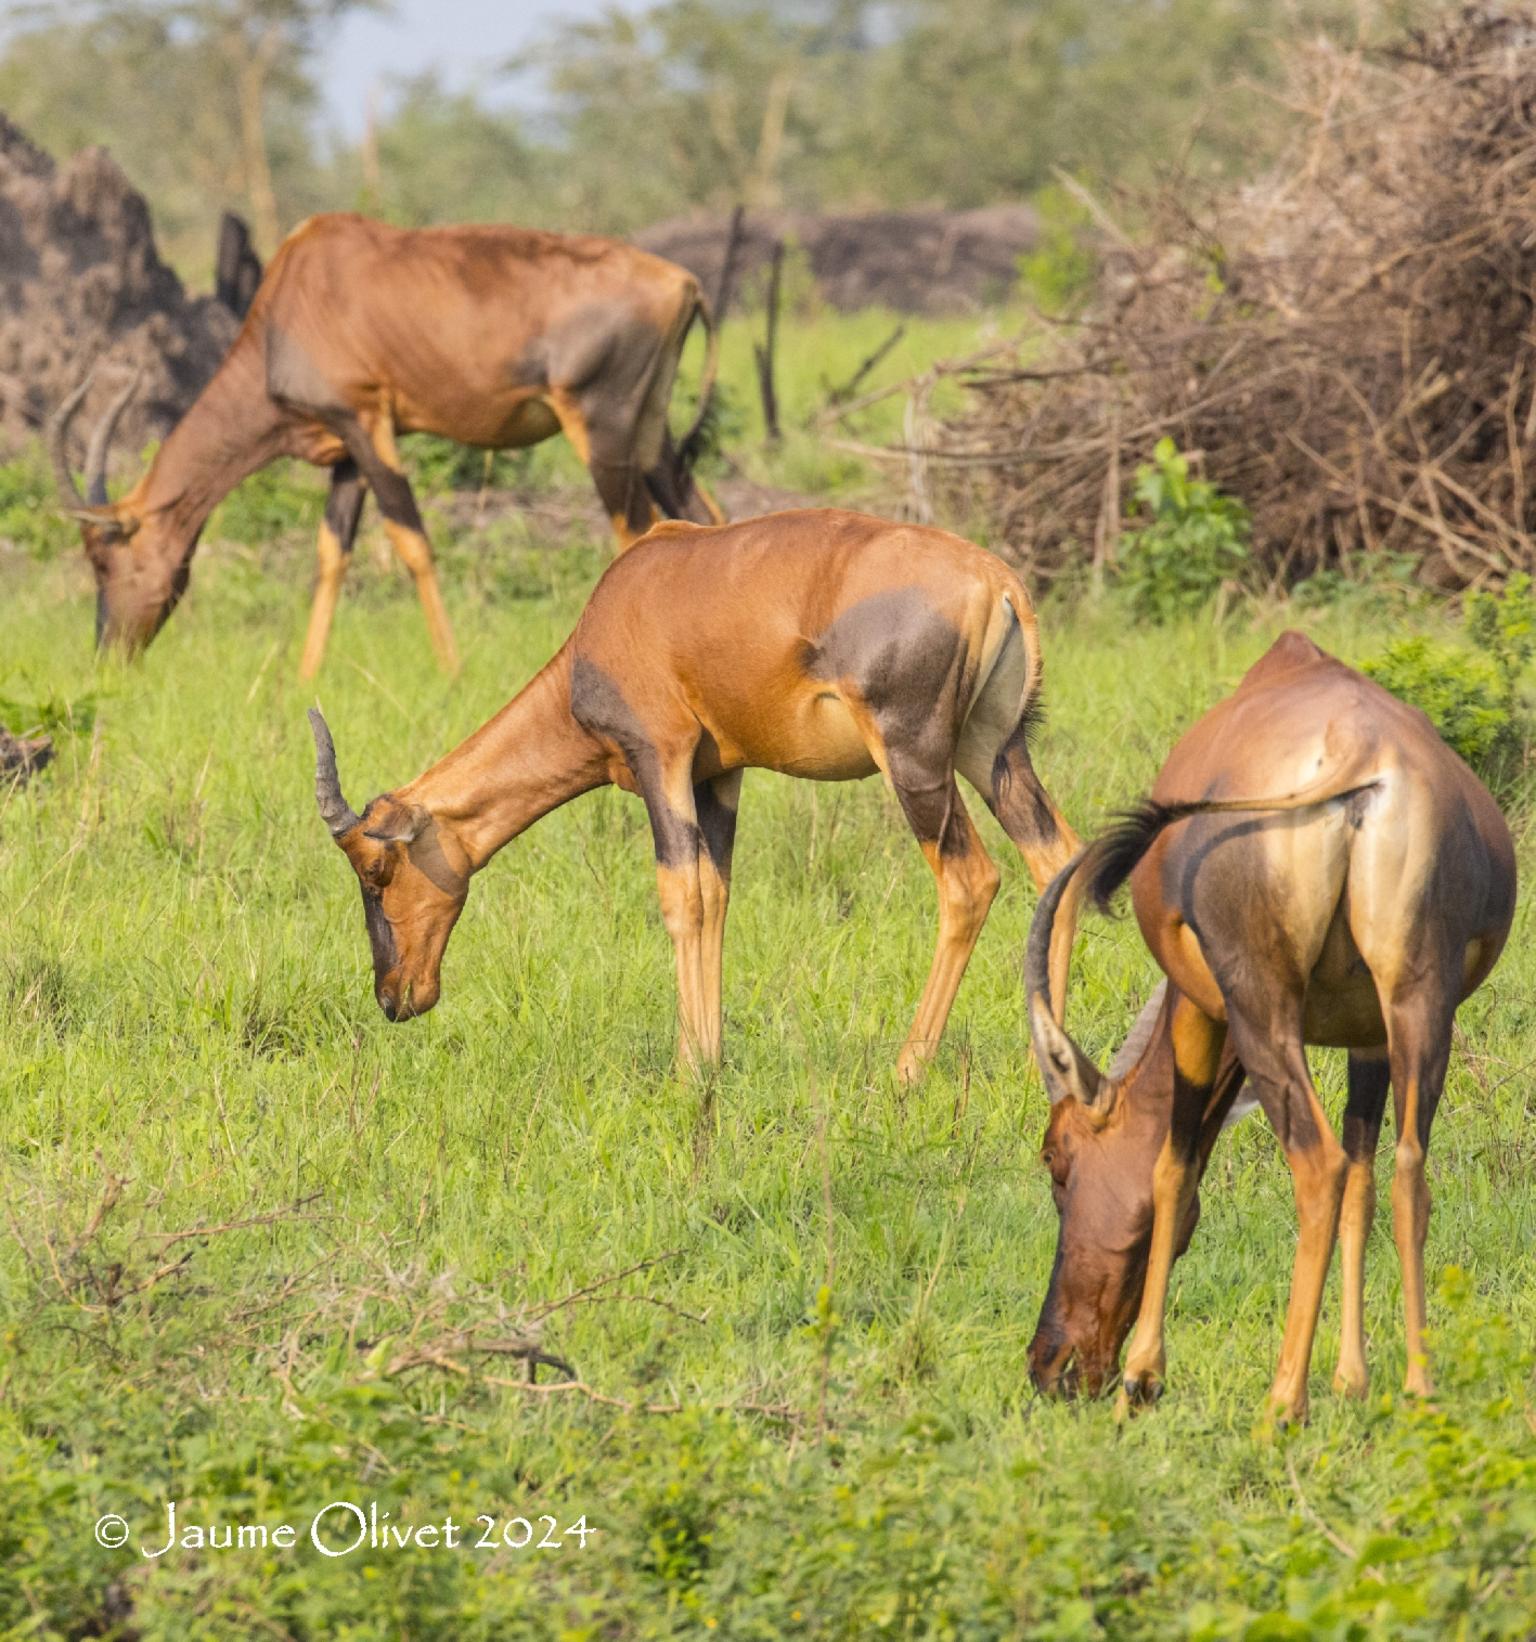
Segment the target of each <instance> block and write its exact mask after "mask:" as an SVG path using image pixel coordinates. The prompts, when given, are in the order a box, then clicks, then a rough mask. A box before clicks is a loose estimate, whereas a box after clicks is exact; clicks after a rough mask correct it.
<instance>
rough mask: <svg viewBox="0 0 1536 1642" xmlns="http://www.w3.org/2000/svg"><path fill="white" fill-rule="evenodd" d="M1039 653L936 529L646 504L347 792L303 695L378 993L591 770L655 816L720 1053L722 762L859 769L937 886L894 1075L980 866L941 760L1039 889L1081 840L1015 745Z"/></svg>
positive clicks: (934, 1015)
mask: <svg viewBox="0 0 1536 1642" xmlns="http://www.w3.org/2000/svg"><path fill="white" fill-rule="evenodd" d="M1040 671H1041V668H1040V649H1039V643H1038V639H1037V636H1036V631H1035V617H1034V611H1033V608H1032V607H1031V605H1030V602H1029V597H1028V595H1027V594H1026V593H1025V591H1024V588H1023V586H1022V585H1021V584H1020V582H1019V580H1018V578H1017V577H1016V576H1014V575H1013V573H1012V572H1011V571H1010V570H1008V569H1007V567H1006V566H1005V565H1003V564H1002V563H1001V561H999V560H998V559H995V558H993V557H992V556H991V555H990V554H988V553H984V552H983V551H982V550H981V549H980V548H978V547H973V546H972V545H971V544H970V543H969V542H964V541H961V540H960V539H959V538H958V537H956V536H951V535H949V534H947V533H946V532H944V531H940V530H933V529H925V528H920V527H917V526H909V525H895V524H889V523H887V522H885V521H884V520H880V519H872V518H867V517H865V516H863V515H861V514H857V513H845V512H839V511H832V510H810V511H805V512H796V513H778V514H771V515H769V516H767V517H764V518H758V519H751V520H747V521H744V522H742V523H739V524H732V525H724V526H719V527H714V528H706V527H701V526H694V525H688V524H662V525H659V526H658V527H657V528H656V529H654V530H653V531H652V532H651V533H650V535H648V536H647V537H646V538H645V540H644V541H642V542H641V543H639V544H638V545H637V546H636V547H634V548H632V549H631V550H630V551H629V552H628V553H626V554H625V555H624V556H623V557H622V558H621V559H619V560H618V561H617V562H616V563H614V564H613V565H611V566H610V567H609V569H608V571H607V572H606V574H605V575H604V576H603V578H602V580H601V581H600V582H599V583H598V585H597V587H596V589H595V590H594V592H593V594H592V597H591V599H590V600H589V601H588V604H587V607H586V609H585V610H584V611H583V613H582V615H581V618H580V620H579V621H578V622H577V624H576V628H575V631H574V632H573V633H572V634H571V636H570V638H569V639H568V640H567V641H566V643H565V644H564V646H563V647H562V648H561V649H560V651H559V652H558V653H557V654H556V656H555V657H554V659H553V660H552V661H550V662H549V663H548V664H547V665H546V666H545V668H544V669H543V671H542V672H540V673H539V674H538V675H537V677H535V678H534V680H533V681H532V683H530V684H529V685H527V687H526V688H525V689H524V690H523V691H522V692H521V693H520V694H519V695H518V696H516V697H515V698H514V699H513V700H512V701H511V702H510V703H509V704H508V705H507V706H506V707H504V708H503V709H502V710H501V712H500V713H498V714H497V715H496V717H495V718H493V719H492V720H491V721H490V722H489V723H488V724H486V725H484V726H482V728H480V729H479V730H477V731H476V732H475V733H474V734H473V735H472V736H470V738H469V739H468V740H467V741H465V742H464V744H463V745H462V746H460V747H458V748H456V749H455V750H454V751H453V752H451V753H449V754H448V755H447V757H446V758H444V759H442V760H441V761H440V762H439V763H437V764H435V765H433V767H432V768H431V769H430V770H428V771H427V772H426V774H425V775H422V776H420V777H419V778H418V779H417V780H415V781H413V782H411V783H410V784H409V785H408V786H405V787H401V788H399V789H397V790H396V791H394V792H389V793H386V794H384V795H383V796H382V797H380V798H375V799H374V800H373V801H372V803H370V804H369V805H368V806H367V807H366V808H365V809H364V810H363V812H362V814H361V815H359V814H357V813H356V812H355V811H353V810H352V809H351V808H350V807H349V806H348V805H347V803H346V801H345V800H344V799H343V797H342V795H341V787H340V783H339V780H338V777H337V771H336V754H335V750H334V748H333V746H332V743H331V737H330V733H329V731H328V730H327V729H326V727H325V721H324V720H323V719H322V718H321V717H320V715H319V714H318V713H316V712H313V711H312V712H311V720H312V723H313V727H314V732H315V745H316V754H317V770H316V793H317V796H318V798H319V803H320V813H321V815H322V816H323V817H324V819H325V822H326V825H327V826H328V827H329V828H330V830H331V834H332V836H333V837H334V838H335V840H336V842H337V843H338V844H339V845H340V846H341V848H342V849H343V850H344V851H345V852H346V855H347V858H348V860H349V861H350V862H351V864H352V866H353V869H354V870H355V871H356V873H357V876H358V879H359V881H360V882H361V885H362V892H363V910H364V914H365V916H366V919H367V926H368V936H369V940H370V942H371V943H372V947H373V968H374V991H375V995H376V996H377V998H378V1002H379V1005H380V1007H381V1008H382V1009H383V1011H384V1013H385V1014H386V1015H387V1016H388V1017H389V1019H390V1020H392V1021H394V1020H406V1019H408V1018H409V1017H411V1016H413V1015H419V1014H421V1013H423V1012H424V1011H425V1010H428V1009H430V1008H431V1007H432V1006H433V1004H434V1003H436V1002H437V998H438V994H439V990H440V980H439V972H440V966H441V962H442V956H443V950H444V947H445V946H446V944H447V941H448V936H449V933H450V932H451V930H452V929H453V925H454V922H455V920H456V919H457V918H458V916H459V912H460V910H461V909H462V908H463V905H464V899H465V896H466V895H467V894H468V891H469V881H470V878H471V876H472V875H473V874H474V873H476V872H478V871H479V870H480V868H481V867H483V866H484V865H485V864H486V862H487V861H489V860H490V858H491V857H492V856H493V855H494V854H495V853H496V852H497V850H499V849H500V848H501V847H502V846H503V845H504V844H506V843H507V842H508V841H509V840H511V839H513V838H515V837H516V836H517V835H518V834H519V833H520V832H522V831H523V830H524V829H525V828H527V827H529V826H531V825H532V824H533V823H534V822H535V821H537V820H538V819H539V818H540V817H541V816H543V815H546V814H548V812H549V811H550V810H552V809H554V808H555V807H556V806H557V805H559V804H563V803H565V802H566V801H567V800H569V799H572V798H575V797H576V796H577V795H578V794H579V793H584V792H588V791H590V790H591V789H592V788H594V787H600V786H604V785H606V784H608V783H610V782H612V783H615V784H616V785H618V786H620V787H622V788H624V789H625V790H626V791H628V792H633V793H638V794H639V795H640V797H641V798H642V799H643V800H644V802H645V806H646V810H647V812H648V814H649V817H650V823H651V832H652V836H653V839H654V841H655V846H656V877H657V887H658V890H659V893H660V899H661V910H662V916H663V919H664V921H665V924H666V927H667V932H668V934H669V935H670V936H671V938H672V944H673V947H674V950H675V954H676V959H677V994H678V1047H679V1055H680V1057H681V1059H682V1060H683V1061H684V1062H688V1063H712V1062H714V1061H717V1060H718V1059H719V1056H720V1031H721V1007H720V989H721V948H722V942H723V939H724V934H725V914H726V900H727V896H728V894H729V889H730V878H731V849H732V843H733V840H734V837H735V832H736V809H737V802H738V799H739V796H740V793H741V778H742V771H743V770H744V769H745V768H747V767H748V766H752V767H756V768H762V769H770V770H779V771H782V772H783V773H785V774H786V775H798V776H804V777H806V778H807V779H810V780H816V781H845V780H852V779H856V778H858V777H860V776H866V775H872V774H873V773H874V772H875V771H876V770H879V771H880V772H881V773H882V774H884V776H885V778H886V780H887V781H888V782H889V784H890V786H891V788H892V789H893V791H894V792H895V794H896V797H897V800H898V801H899V803H900V805H901V808H902V812H903V813H904V815H905V816H906V819H907V822H908V825H909V826H910V827H911V828H912V831H913V832H914V833H915V834H916V835H917V839H918V842H919V844H920V845H921V846H922V850H923V854H924V856H925V858H926V859H927V862H928V865H929V867H930V868H931V869H932V871H933V875H934V878H935V880H936V881H937V884H938V892H939V939H938V950H937V951H936V953H935V955H934V959H933V966H932V969H931V971H930V972H929V976H928V984H927V986H926V987H925V988H924V990H923V996H922V1001H921V1003H920V1004H919V1006H918V1011H917V1016H916V1019H915V1020H914V1021H913V1023H912V1030H911V1032H910V1033H909V1035H908V1037H907V1040H906V1043H905V1046H904V1047H903V1049H902V1051H901V1057H900V1062H899V1070H900V1072H901V1075H902V1076H903V1077H904V1078H907V1079H910V1078H913V1077H915V1076H916V1075H917V1073H918V1071H919V1070H920V1068H921V1067H922V1065H923V1063H924V1062H925V1061H926V1060H927V1059H928V1058H929V1057H930V1056H931V1055H932V1053H933V1052H934V1050H935V1049H936V1047H937V1046H938V1042H939V1038H940V1035H941V1034H942V1032H943V1030H944V1023H945V1021H946V1020H947V1018H948V1016H949V1010H950V1005H951V1004H952V1003H953V1001H954V997H955V992H956V989H957V988H958V987H959V985H960V978H961V976H962V974H963V973H964V971H965V966H966V963H967V961H968V960H969V958H970V955H971V951H972V948H973V947H974V946H975V944H976V938H977V936H978V935H979V934H980V932H981V926H982V923H983V921H984V920H985V918H986V916H987V910H988V908H989V907H990V905H991V903H992V898H993V895H994V894H995V893H996V890H997V885H998V873H997V868H996V867H995V866H994V865H993V863H992V861H991V859H990V858H989V856H988V855H987V852H986V850H985V848H984V847H983V845H982V841H981V838H980V836H979V835H978V834H977V832H976V829H975V827H974V826H973V825H972V823H971V819H970V817H969V815H967V813H966V810H965V805H964V804H963V803H962V801H961V798H960V792H959V789H958V788H957V787H956V785H955V773H956V771H957V770H958V771H959V772H960V773H961V774H962V775H964V776H965V777H966V779H967V780H968V781H969V782H970V783H971V785H972V786H974V787H975V788H976V790H977V791H978V792H979V793H980V794H981V796H982V798H983V800H984V801H985V802H986V803H987V805H988V806H989V807H990V809H991V810H992V812H993V814H994V815H996V817H997V819H998V820H999V822H1001V824H1002V826H1003V829H1004V831H1005V832H1006V833H1007V834H1008V836H1009V838H1011V839H1012V840H1013V842H1014V843H1015V844H1016V845H1017V846H1018V848H1019V850H1020V851H1021V852H1022V853H1023V856H1024V859H1025V861H1026V862H1027V864H1028V866H1029V869H1030V872H1031V873H1032V874H1033V876H1034V879H1035V884H1036V887H1037V888H1040V887H1042V886H1043V885H1044V884H1045V883H1046V882H1048V881H1049V879H1050V877H1051V875H1052V874H1053V873H1054V872H1056V871H1057V870H1058V869H1059V868H1060V867H1062V866H1063V865H1064V864H1065V863H1066V862H1067V861H1068V860H1069V859H1070V858H1071V855H1072V852H1073V850H1074V848H1075V847H1076V840H1075V838H1074V836H1073V833H1072V831H1071V829H1070V828H1069V827H1068V826H1067V824H1066V823H1065V822H1064V821H1063V820H1062V818H1061V816H1060V814H1059V813H1058V812H1057V810H1056V807H1055V805H1054V804H1052V802H1051V800H1050V798H1049V797H1048V796H1047V795H1046V792H1045V789H1044V788H1043V787H1042V786H1041V785H1040V782H1039V781H1038V780H1037V779H1036V776H1035V772H1034V769H1033V767H1032V766H1031V763H1030V755H1029V747H1028V740H1027V732H1028V726H1029V721H1030V719H1029V715H1030V709H1031V706H1032V705H1033V704H1034V703H1035V702H1036V699H1037V694H1038V691H1039V687H1040Z"/></svg>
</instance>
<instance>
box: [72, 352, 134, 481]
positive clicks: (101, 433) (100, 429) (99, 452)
mask: <svg viewBox="0 0 1536 1642" xmlns="http://www.w3.org/2000/svg"><path fill="white" fill-rule="evenodd" d="M143 374H144V373H143V372H142V371H140V370H135V371H134V373H133V375H132V376H130V377H129V378H128V385H127V386H126V387H125V388H124V389H123V391H122V392H121V393H120V394H118V396H117V398H116V399H114V400H113V401H112V403H111V404H110V405H108V406H107V413H106V415H105V416H103V417H102V419H101V420H100V421H99V422H98V423H97V424H96V431H95V432H94V433H93V434H92V435H91V443H90V448H89V449H88V450H87V451H86V453H85V493H86V497H87V499H88V500H89V502H90V505H91V506H92V507H105V506H106V505H107V503H108V502H109V501H110V500H111V498H110V497H109V496H108V495H107V456H108V454H109V453H110V451H111V449H112V435H113V434H114V433H116V432H117V423H118V419H119V418H120V417H121V416H122V414H123V412H124V411H125V410H127V408H128V404H129V401H130V400H131V399H132V398H133V396H134V395H135V394H136V393H137V392H138V391H139V380H140V378H141V377H142V376H143Z"/></svg>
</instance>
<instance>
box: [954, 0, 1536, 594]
mask: <svg viewBox="0 0 1536 1642" xmlns="http://www.w3.org/2000/svg"><path fill="white" fill-rule="evenodd" d="M1287 101H1288V103H1289V105H1290V106H1291V107H1292V108H1293V109H1294V111H1295V113H1296V115H1297V117H1298V134H1297V137H1296V141H1295V143H1294V145H1293V148H1292V149H1291V151H1290V152H1289V154H1288V157H1287V159H1286V161H1285V163H1284V164H1283V165H1281V166H1279V167H1277V168H1276V170H1275V171H1274V172H1273V173H1272V174H1271V175H1270V176H1269V177H1267V178H1266V179H1264V180H1263V181H1261V182H1257V183H1254V184H1251V185H1249V186H1246V187H1244V188H1242V189H1240V190H1237V191H1235V192H1233V193H1230V194H1228V195H1226V196H1225V197H1223V198H1220V199H1217V200H1213V201H1210V202H1208V203H1205V204H1194V203H1192V202H1191V199H1190V196H1189V193H1188V191H1187V190H1175V189H1169V190H1167V191H1166V192H1165V193H1163V194H1162V195H1161V196H1159V197H1158V198H1156V199H1154V200H1152V201H1150V202H1147V210H1148V231H1147V232H1145V233H1144V234H1142V235H1139V236H1138V237H1137V238H1136V239H1134V240H1133V239H1132V238H1130V237H1129V236H1127V235H1125V234H1121V233H1119V232H1118V231H1117V230H1116V229H1115V228H1114V225H1113V224H1112V223H1111V222H1110V221H1109V220H1108V217H1107V215H1105V214H1103V213H1101V221H1100V227H1101V228H1104V229H1106V230H1107V231H1108V232H1109V233H1110V235H1111V237H1112V241H1113V243H1112V248H1111V249H1110V251H1109V252H1108V254H1107V256H1106V258H1105V261H1104V265H1103V273H1102V275H1101V277H1100V279H1099V281H1098V285H1097V288H1096V290H1095V292H1094V294H1093V297H1092V299H1091V301H1090V303H1089V305H1088V306H1087V308H1086V309H1085V311H1084V312H1082V313H1081V314H1080V315H1079V316H1078V317H1076V318H1074V319H1072V320H1070V321H1064V322H1062V323H1061V324H1060V327H1059V332H1058V338H1057V343H1056V345H1055V346H1054V347H1053V348H1050V349H1048V350H1047V351H1046V353H1045V355H1044V356H1043V357H1041V356H1038V355H1037V356H1035V357H1034V358H1032V359H1031V360H1029V361H1028V365H1029V367H1030V368H1017V369H1015V368H1001V367H998V368H992V369H989V370H987V371H985V372H980V373H974V374H972V375H971V376H970V378H969V382H968V385H969V386H971V387H972V388H973V389H975V393H976V399H975V407H974V409H973V410H972V411H971V413H970V414H968V415H967V416H965V417H963V418H961V419H959V420H957V421H954V422H952V423H950V424H948V425H947V426H946V427H945V428H943V429H942V430H941V431H940V432H939V433H938V434H937V435H936V436H935V437H934V441H933V442H934V445H935V447H936V448H934V449H932V450H931V452H930V455H931V457H932V461H931V463H929V464H925V465H929V466H930V469H931V471H932V472H933V474H934V476H935V477H936V479H938V481H939V482H940V484H941V485H943V486H944V487H945V488H947V490H948V492H949V497H948V499H949V501H950V503H951V505H953V506H955V507H957V508H959V509H961V510H965V509H969V510H971V511H973V512H974V511H976V510H978V509H979V510H980V511H982V512H983V513H984V514H985V515H986V516H987V517H988V518H989V519H990V520H991V521H992V523H993V526H994V528H995V531H996V534H997V536H998V537H999V538H1000V539H1001V540H1002V541H1003V542H1005V543H1007V544H1008V545H1009V547H1010V548H1011V549H1012V550H1013V551H1014V552H1015V553H1016V554H1017V555H1018V556H1019V557H1020V558H1021V559H1022V561H1023V563H1024V565H1025V567H1026V568H1027V569H1028V570H1030V571H1031V572H1032V573H1033V574H1035V575H1037V576H1039V577H1041V578H1042V579H1048V578H1050V577H1052V576H1056V575H1059V574H1061V573H1062V572H1063V571H1066V570H1069V569H1072V568H1076V567H1080V566H1081V565H1082V563H1083V561H1084V560H1085V559H1087V560H1091V561H1092V562H1095V563H1097V564H1100V565H1102V564H1104V563H1106V562H1108V561H1112V560H1113V557H1114V554H1115V549H1116V543H1117V538H1118V533H1119V525H1120V522H1121V520H1122V518H1123V516H1124V497H1125V495H1126V494H1128V493H1129V489H1130V483H1129V481H1130V475H1131V474H1132V473H1133V471H1134V468H1135V466H1136V465H1137V464H1139V463H1142V462H1145V461H1146V460H1147V459H1148V457H1149V455H1150V453H1151V451H1152V447H1153V445H1154V444H1155V442H1156V441H1157V440H1158V439H1159V438H1160V437H1163V436H1170V437H1172V438H1173V439H1174V440H1175V441H1177V443H1178V444H1179V446H1180V447H1182V448H1183V449H1184V450H1185V451H1187V452H1190V453H1193V454H1194V455H1195V458H1196V461H1197V464H1198V465H1200V466H1203V468H1204V471H1205V474H1206V477H1207V478H1209V479H1210V480H1212V481H1214V482H1215V483H1216V484H1217V485H1218V486H1219V487H1220V488H1221V489H1223V490H1226V491H1228V492H1230V493H1232V494H1233V495H1235V496H1237V497H1239V498H1240V499H1241V500H1242V501H1243V502H1244V503H1246V505H1247V506H1248V508H1249V509H1250V510H1251V512H1252V516H1253V554H1254V558H1255V561H1256V565H1257V568H1258V570H1259V571H1260V572H1261V573H1262V574H1263V575H1264V576H1265V577H1267V578H1269V579H1271V580H1273V581H1276V582H1294V581H1296V580H1298V579H1300V578H1302V577H1304V576H1307V575H1310V574H1312V573H1314V572H1315V571H1317V570H1318V569H1321V568H1324V567H1327V566H1332V565H1338V564H1341V563H1345V562H1348V561H1351V560H1354V559H1355V558H1356V556H1357V555H1360V554H1388V553H1402V554H1411V555H1412V556H1413V558H1414V559H1415V560H1417V561H1418V562H1419V564H1420V567H1421V570H1420V573H1421V575H1422V577H1423V579H1424V580H1425V581H1426V582H1429V583H1431V584H1432V585H1436V586H1441V587H1447V588H1459V587H1466V586H1469V585H1474V584H1478V583H1483V582H1489V581H1495V582H1496V581H1500V580H1502V579H1503V578H1504V577H1506V576H1507V575H1509V574H1511V573H1513V572H1515V571H1519V570H1530V569H1532V568H1533V567H1536V552H1533V549H1536V358H1533V357H1532V341H1533V309H1536V12H1532V11H1527V10H1524V9H1508V8H1500V9H1488V8H1482V7H1469V8H1466V9H1463V10H1461V11H1459V12H1458V13H1457V14H1456V15H1455V16H1454V17H1453V18H1450V19H1448V20H1446V21H1444V22H1443V23H1441V24H1440V25H1439V26H1438V27H1437V28H1436V29H1434V30H1432V31H1428V32H1424V33H1419V34H1415V35H1413V36H1410V37H1409V38H1407V39H1405V40H1403V41H1402V42H1401V43H1400V44H1399V45H1397V46H1396V47H1395V48H1393V49H1390V50H1385V51H1376V52H1367V51H1355V50H1346V49H1344V48H1342V47H1339V46H1337V45H1333V44H1329V43H1326V42H1318V43H1313V44H1309V45H1307V46H1305V47H1302V48H1298V50H1297V52H1296V55H1295V59H1294V62H1293V64H1292V73H1291V79H1290V85H1289V89H1288V92H1287Z"/></svg>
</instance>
